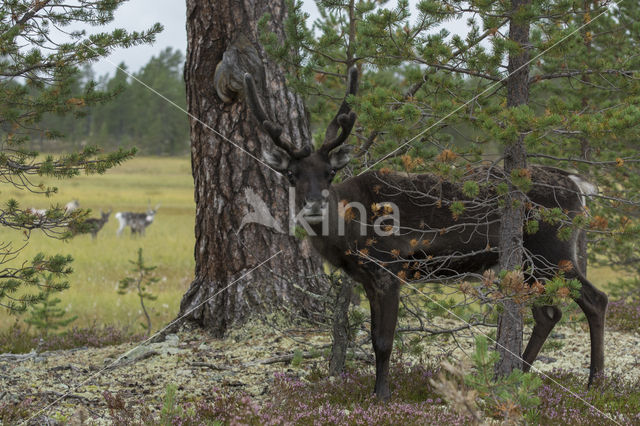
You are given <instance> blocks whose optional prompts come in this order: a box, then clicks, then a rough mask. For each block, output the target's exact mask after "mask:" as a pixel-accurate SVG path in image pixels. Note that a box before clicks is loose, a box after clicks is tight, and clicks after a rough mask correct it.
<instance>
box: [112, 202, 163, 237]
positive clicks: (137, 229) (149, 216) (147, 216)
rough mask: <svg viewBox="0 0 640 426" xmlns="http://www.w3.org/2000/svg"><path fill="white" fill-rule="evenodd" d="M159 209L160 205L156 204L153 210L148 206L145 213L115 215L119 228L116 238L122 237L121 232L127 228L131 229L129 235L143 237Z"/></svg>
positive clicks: (119, 213)
mask: <svg viewBox="0 0 640 426" xmlns="http://www.w3.org/2000/svg"><path fill="white" fill-rule="evenodd" d="M159 207H160V204H158V205H157V206H156V207H155V208H154V209H151V206H149V208H148V209H147V212H146V213H133V212H118V213H116V219H118V221H119V222H120V227H119V228H118V230H117V231H116V235H118V237H119V236H120V235H122V231H123V230H124V228H126V227H127V226H129V227H130V228H131V235H135V234H139V235H144V234H145V230H146V229H147V226H149V225H151V224H152V223H153V219H154V218H155V215H156V212H157V211H158V208H159Z"/></svg>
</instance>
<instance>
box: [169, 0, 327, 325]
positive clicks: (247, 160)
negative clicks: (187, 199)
mask: <svg viewBox="0 0 640 426" xmlns="http://www.w3.org/2000/svg"><path fill="white" fill-rule="evenodd" d="M264 14H269V16H270V18H269V22H268V27H269V28H270V30H271V31H272V32H273V34H274V35H275V37H277V38H278V39H279V40H283V38H284V33H283V20H284V19H285V17H286V14H287V11H286V8H285V7H284V1H283V0H278V1H266V0H259V1H256V2H253V3H251V5H249V4H245V3H237V2H234V1H229V0H223V1H211V0H209V1H195V0H188V1H187V39H188V48H187V61H186V65H185V81H186V85H187V105H188V111H189V113H190V114H191V120H190V131H191V160H192V170H193V177H194V182H195V200H196V229H195V232H196V246H195V250H194V252H195V258H196V271H195V279H194V281H193V282H192V284H191V287H190V289H189V290H188V291H187V293H186V294H185V296H184V297H183V300H182V303H181V309H180V311H181V315H183V314H188V319H189V320H191V321H193V322H196V323H198V324H200V325H202V326H204V327H206V328H207V329H209V330H211V331H212V332H213V333H214V334H215V335H218V336H222V335H223V333H224V332H225V330H226V329H227V327H228V326H229V325H231V324H233V323H235V322H238V321H241V320H244V319H246V318H247V317H248V316H249V315H250V314H251V313H254V312H256V311H264V310H265V309H268V308H270V307H271V306H272V305H274V304H276V305H279V306H280V307H282V306H284V307H292V309H293V310H295V311H298V312H302V313H304V312H305V310H307V309H308V308H309V307H310V306H311V305H312V303H313V302H312V300H311V299H310V298H308V297H307V296H306V295H305V293H304V292H301V291H298V290H296V287H297V286H299V287H302V288H305V287H306V288H314V287H316V288H317V287H318V286H320V285H324V284H323V283H321V282H319V281H318V280H317V279H316V278H315V276H316V274H317V273H318V272H319V270H320V269H319V267H318V265H319V262H318V261H316V260H314V259H313V258H312V257H311V253H309V248H308V247H306V245H305V244H304V243H302V244H301V243H300V241H298V240H296V239H295V238H293V237H290V236H288V235H285V234H281V233H278V232H277V231H275V230H273V229H268V228H266V227H264V226H262V225H258V224H248V225H246V226H244V227H242V229H240V228H241V224H242V218H243V217H244V215H245V214H246V213H248V212H252V211H253V207H252V205H255V203H254V204H252V201H255V200H256V198H257V197H256V195H257V196H258V197H259V198H260V199H261V200H263V201H264V203H265V204H266V206H268V207H273V208H272V209H270V211H271V213H272V214H273V215H274V218H275V220H276V221H277V222H279V223H280V226H281V228H282V229H284V230H285V232H286V229H287V228H288V218H287V215H286V214H287V212H288V209H287V207H286V206H287V205H288V197H287V192H286V185H285V184H284V182H283V180H282V177H281V176H280V175H278V174H277V173H275V172H273V171H272V170H270V169H269V168H267V167H265V166H264V165H263V164H261V163H260V162H258V161H256V160H255V159H254V158H252V156H255V157H258V158H260V156H261V151H262V148H263V147H266V146H267V145H266V144H270V143H272V142H271V141H270V140H269V139H268V138H267V137H266V134H265V132H264V131H263V130H262V129H261V128H260V126H259V125H257V123H256V122H255V121H254V118H253V116H252V115H251V113H250V111H249V110H248V108H247V105H246V103H245V102H244V101H243V97H242V96H241V94H240V93H238V91H241V90H242V77H243V73H244V72H251V73H252V75H254V79H255V80H256V81H257V84H258V90H259V92H260V93H261V94H262V95H263V100H262V102H263V104H264V105H265V107H266V109H267V110H268V111H269V114H270V115H271V116H272V117H274V119H275V121H276V122H277V123H279V124H281V125H282V126H283V128H284V132H285V133H286V135H287V136H288V137H289V138H290V139H291V140H292V141H293V142H294V143H295V144H297V145H300V142H301V141H302V140H304V139H307V138H309V124H308V121H307V118H306V115H305V111H304V107H303V105H302V102H301V100H300V98H299V97H298V96H295V95H294V94H293V93H292V92H291V91H289V90H288V89H287V87H286V85H285V78H284V75H283V73H282V70H281V69H280V68H279V67H277V66H275V65H274V64H273V63H271V62H269V61H263V59H262V58H264V57H265V56H264V53H263V51H262V48H261V47H260V45H259V44H258V43H257V21H258V19H259V18H260V17H262V16H263V15H264ZM216 66H218V71H217V72H216V73H215V75H214V70H216ZM223 98H224V100H223ZM225 101H226V102H225ZM221 135H223V136H221ZM227 138H228V139H229V140H228V139H227ZM234 144H235V145H237V146H240V147H241V148H243V149H245V150H246V151H248V153H249V154H247V153H246V152H243V151H242V150H241V149H239V148H238V147H237V146H234ZM279 251H282V253H283V254H282V255H280V256H278V257H276V258H275V259H274V260H272V261H270V262H269V264H268V265H265V266H264V267H261V268H258V269H257V270H255V271H254V272H252V273H251V276H250V277H248V278H246V279H243V280H241V281H239V282H238V283H236V284H234V285H231V286H229V285H230V284H231V283H233V282H234V280H236V279H238V278H239V277H241V276H242V275H243V274H245V273H246V272H248V271H250V270H251V269H252V268H254V267H255V266H257V265H259V264H260V262H262V261H264V260H266V259H268V258H269V256H271V255H273V254H276V253H277V252H279ZM214 295H215V297H213V296H214ZM209 298H211V300H208V299H209ZM205 300H207V302H206V303H204V304H203V305H202V306H199V305H201V304H202V302H204V301H205Z"/></svg>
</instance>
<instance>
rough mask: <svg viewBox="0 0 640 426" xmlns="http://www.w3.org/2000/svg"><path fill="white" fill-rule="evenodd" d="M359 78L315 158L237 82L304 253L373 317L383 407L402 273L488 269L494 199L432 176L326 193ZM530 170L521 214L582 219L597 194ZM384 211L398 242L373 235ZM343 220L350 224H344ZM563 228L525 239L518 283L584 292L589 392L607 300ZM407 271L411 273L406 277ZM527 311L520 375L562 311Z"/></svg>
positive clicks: (344, 186) (396, 177)
mask: <svg viewBox="0 0 640 426" xmlns="http://www.w3.org/2000/svg"><path fill="white" fill-rule="evenodd" d="M357 77H358V73H357V70H356V69H355V68H352V69H351V70H350V71H349V82H348V85H347V86H348V89H347V93H346V96H345V100H344V101H343V102H342V105H341V106H340V108H339V110H338V112H337V114H336V116H335V117H334V118H333V120H332V121H331V123H330V124H329V127H328V128H327V131H326V135H325V141H324V143H323V144H322V146H321V147H320V148H318V149H317V150H315V151H314V149H313V147H312V145H311V143H310V141H309V142H306V143H305V144H304V146H303V147H302V148H297V147H295V146H294V145H293V143H292V142H291V141H290V139H289V138H287V137H286V136H285V135H284V134H283V132H282V130H283V129H282V127H281V126H280V125H278V124H277V123H275V122H273V121H271V120H270V119H269V118H268V116H267V114H266V113H265V112H264V110H263V109H262V107H261V105H260V101H259V99H258V95H257V93H256V88H255V84H254V82H253V79H252V77H251V75H249V74H245V93H246V96H247V102H248V103H249V106H250V108H251V110H252V111H253V113H254V115H255V117H256V118H257V121H258V122H259V123H260V124H261V125H262V127H263V129H264V130H265V131H266V132H267V133H268V134H269V136H270V137H271V139H272V141H273V143H274V145H276V148H271V149H268V150H265V152H263V157H264V159H265V161H266V162H267V163H268V164H269V165H270V166H271V167H272V168H274V169H275V170H277V171H279V172H280V173H282V174H283V175H284V176H286V178H287V180H288V181H289V184H290V185H291V186H292V187H294V189H293V191H295V203H296V208H297V209H300V213H299V215H298V216H297V217H296V219H299V220H298V222H302V223H305V224H306V225H307V226H305V229H306V230H307V233H308V234H309V235H310V238H311V243H312V245H313V246H314V247H315V248H316V250H317V251H318V252H320V254H322V255H323V256H324V257H325V259H327V260H328V261H329V262H331V263H332V264H333V265H334V266H336V267H339V268H342V269H343V270H344V271H345V272H346V273H347V274H348V275H350V276H351V277H352V278H353V279H355V280H356V281H359V282H361V283H362V284H363V286H364V289H365V292H366V294H367V298H368V299H369V305H370V307H371V340H372V343H373V349H374V351H375V357H376V383H375V393H376V395H377V396H378V398H381V399H388V398H389V397H390V395H391V394H390V392H389V381H388V376H389V358H390V355H391V348H392V347H393V341H394V333H395V329H396V322H397V316H398V304H399V298H400V286H401V284H402V283H404V282H406V281H407V279H411V278H409V277H410V275H408V273H411V274H414V272H415V275H411V276H413V277H414V278H412V279H416V280H418V279H421V277H429V278H433V279H446V278H450V277H464V274H468V273H474V272H475V271H480V272H482V271H485V270H487V269H489V268H491V267H494V266H496V265H497V264H498V261H499V252H498V247H499V245H500V222H501V220H502V217H501V214H500V213H501V212H500V209H499V208H498V200H499V196H498V194H497V193H496V190H495V189H491V188H492V187H488V188H487V189H486V190H483V191H481V192H480V193H478V195H477V196H476V197H473V198H472V197H469V196H467V195H465V192H464V191H463V190H462V188H461V184H456V183H453V182H448V181H446V180H444V179H442V178H441V177H439V176H437V175H434V174H427V173H425V174H408V173H393V172H386V171H369V172H366V173H362V174H360V175H358V176H354V177H352V178H349V179H345V180H344V181H342V182H340V183H336V184H334V183H332V181H333V179H334V177H335V175H336V173H337V171H338V170H340V169H341V168H343V167H345V166H346V165H347V164H348V162H349V160H350V152H351V149H352V147H351V146H349V145H344V142H345V141H346V140H347V138H348V136H349V133H350V132H351V129H352V128H353V125H354V123H355V121H356V115H355V112H353V111H351V108H350V106H349V104H348V103H347V100H346V97H347V96H349V95H355V93H356V87H357ZM528 170H529V171H530V173H531V180H532V182H533V184H532V188H531V190H530V191H528V192H527V194H526V195H527V197H528V205H530V211H529V214H535V211H536V208H537V207H540V208H548V209H551V208H556V209H557V210H559V211H564V212H566V213H567V215H568V219H567V220H571V219H572V218H574V217H575V216H577V215H579V214H583V213H584V212H585V197H584V196H585V195H590V194H594V193H596V192H597V190H596V188H595V186H594V185H592V184H590V183H589V182H587V181H586V180H584V179H583V178H582V177H580V176H578V175H575V174H572V173H569V172H565V171H563V170H560V169H555V168H551V167H541V166H531V167H530V168H529V169H528ZM466 178H467V179H469V180H472V179H479V178H483V179H485V180H486V181H488V182H493V183H494V184H495V183H496V182H504V180H505V179H506V178H508V175H507V174H506V173H505V172H504V171H503V170H502V169H501V168H499V167H497V166H496V167H485V168H484V169H483V168H478V169H475V170H474V169H470V170H469V171H468V177H466ZM476 181H477V180H476ZM493 188H495V186H494V187H493ZM456 201H457V202H459V203H464V205H466V206H467V209H466V210H465V211H464V212H463V213H462V214H460V215H459V216H455V217H453V216H452V212H451V210H450V209H449V207H451V206H452V204H453V202H456ZM349 206H354V208H353V212H354V213H353V216H352V217H351V216H350V215H348V214H347V213H348V212H349V210H348V209H349V208H350V207H349ZM357 206H362V211H360V212H359V213H360V214H359V215H357V214H356V213H355V212H356V211H358V208H357ZM364 206H371V209H372V212H367V211H365V207H364ZM392 206H395V207H393V208H392ZM387 207H389V211H390V212H395V213H397V214H398V221H399V222H400V215H402V216H401V217H402V221H401V226H399V227H398V229H399V232H395V233H394V232H393V231H391V232H387V231H386V229H385V228H384V227H383V229H385V232H384V233H378V232H377V229H376V227H377V226H378V225H377V224H378V220H379V219H378V218H377V217H378V216H379V213H380V212H381V211H384V212H386V210H387ZM366 208H367V209H368V207H366ZM371 213H373V214H371ZM384 214H385V215H386V214H387V213H384ZM347 216H350V219H346V217H347ZM358 216H359V219H358V220H356V217H358ZM561 226H564V225H563V224H562V223H561V222H560V221H558V222H549V223H546V222H544V221H541V223H540V229H539V230H538V232H535V233H533V234H525V235H524V244H523V245H524V249H525V252H526V253H527V261H526V264H525V265H523V267H522V270H523V271H527V275H526V277H525V279H526V281H527V282H528V283H530V284H536V283H537V282H542V283H543V282H544V281H545V280H548V279H551V278H553V277H554V276H555V275H556V274H557V273H558V271H559V269H560V268H562V269H563V270H564V271H565V272H564V273H565V276H566V278H575V279H577V280H578V281H580V283H581V284H582V287H581V288H580V291H579V295H577V297H576V298H575V301H576V303H577V304H578V305H579V306H580V308H582V310H583V311H584V313H585V315H586V317H587V321H588V323H589V332H590V335H591V368H590V371H589V383H591V382H592V381H593V378H594V377H595V375H596V374H598V373H601V372H602V371H603V369H604V323H605V312H606V307H607V296H606V294H604V293H603V292H602V291H600V290H598V289H597V288H596V287H595V286H594V285H593V284H591V282H590V281H589V280H587V278H586V277H585V275H584V273H583V271H581V270H580V269H579V262H578V256H579V255H580V254H582V253H581V252H580V248H579V245H578V244H577V239H578V236H579V235H580V231H578V232H575V233H574V234H573V235H572V236H571V238H569V239H568V240H565V239H559V238H558V236H557V235H558V230H559V229H560V227H561ZM389 228H392V227H391V225H389ZM392 229H393V228H392ZM400 231H401V232H400ZM563 265H564V266H563ZM567 265H569V266H567ZM413 267H415V268H416V269H415V270H414V269H411V268H413ZM418 272H419V273H420V274H418ZM402 277H406V278H402ZM400 278H402V279H400ZM422 279H423V278H422ZM532 310H533V319H534V321H535V324H534V327H533V332H532V336H531V339H530V341H529V343H528V345H527V347H526V349H525V351H524V353H523V354H522V358H523V359H524V362H525V364H524V366H523V367H524V370H525V371H528V370H529V368H530V366H531V364H532V363H533V362H534V361H535V359H536V357H537V355H538V352H539V351H540V349H541V348H542V345H543V343H544V341H545V340H546V339H547V336H548V335H549V333H550V332H551V330H552V329H553V327H554V326H555V325H556V323H557V322H558V321H559V320H560V317H561V316H562V311H561V310H560V309H559V308H558V307H557V306H553V305H544V306H537V305H534V306H533V307H532ZM517 355H520V354H517Z"/></svg>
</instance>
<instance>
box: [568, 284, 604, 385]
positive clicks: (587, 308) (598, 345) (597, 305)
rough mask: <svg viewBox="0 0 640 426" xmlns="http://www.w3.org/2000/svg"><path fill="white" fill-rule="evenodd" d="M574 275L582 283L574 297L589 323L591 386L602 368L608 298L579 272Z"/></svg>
mask: <svg viewBox="0 0 640 426" xmlns="http://www.w3.org/2000/svg"><path fill="white" fill-rule="evenodd" d="M576 275H577V277H576V278H577V279H578V280H579V281H580V283H581V284H582V288H581V289H580V297H578V298H577V299H576V303H577V304H578V306H580V309H582V311H583V312H584V314H585V316H586V317H587V322H588V323H589V336H590V338H591V366H590V368H589V386H591V383H592V382H593V378H594V377H595V376H596V375H597V374H598V373H601V372H602V371H603V370H604V320H605V314H606V312H607V304H608V302H609V298H608V297H607V295H606V294H605V293H603V292H602V291H600V290H598V289H597V288H595V287H594V285H593V284H591V282H590V281H589V280H587V278H586V277H585V276H584V275H583V274H582V273H581V272H579V271H576Z"/></svg>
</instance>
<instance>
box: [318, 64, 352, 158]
mask: <svg viewBox="0 0 640 426" xmlns="http://www.w3.org/2000/svg"><path fill="white" fill-rule="evenodd" d="M357 90H358V70H357V69H356V67H351V68H349V81H348V83H347V93H346V94H345V95H344V100H343V101H342V104H341V105H340V109H338V113H337V114H336V116H335V117H333V120H331V123H329V127H327V132H326V133H325V136H324V142H323V144H322V146H321V147H320V149H319V150H318V152H324V153H329V152H330V151H331V150H332V149H334V148H336V147H338V146H339V145H342V144H343V143H344V141H346V140H347V138H348V137H349V134H350V133H351V129H353V125H354V124H355V123H356V113H355V112H354V111H351V107H350V106H349V104H348V103H347V97H348V96H349V95H355V94H356V91H357ZM338 128H340V129H342V131H341V132H340V134H338Z"/></svg>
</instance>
